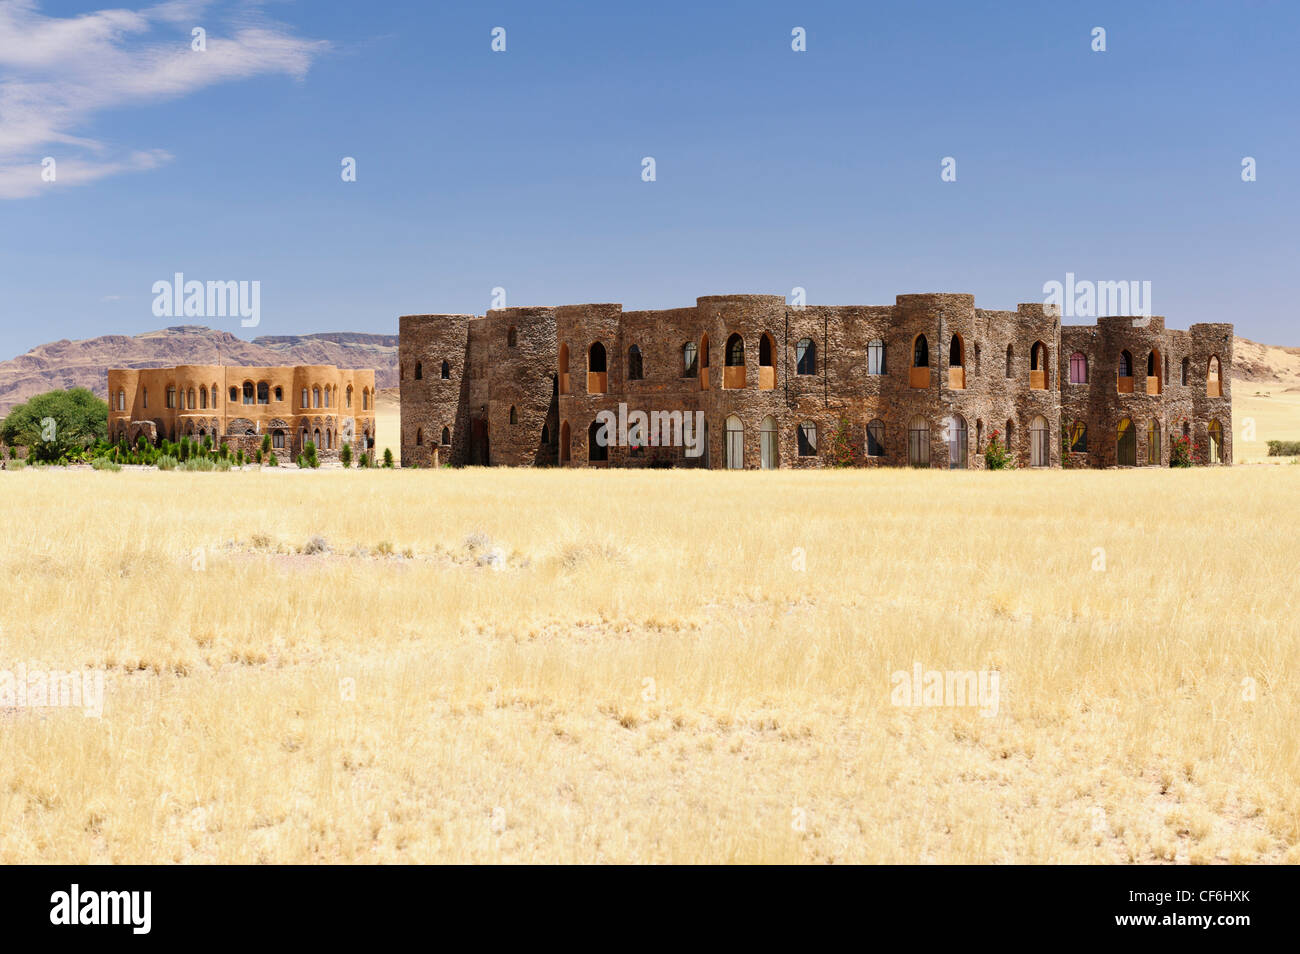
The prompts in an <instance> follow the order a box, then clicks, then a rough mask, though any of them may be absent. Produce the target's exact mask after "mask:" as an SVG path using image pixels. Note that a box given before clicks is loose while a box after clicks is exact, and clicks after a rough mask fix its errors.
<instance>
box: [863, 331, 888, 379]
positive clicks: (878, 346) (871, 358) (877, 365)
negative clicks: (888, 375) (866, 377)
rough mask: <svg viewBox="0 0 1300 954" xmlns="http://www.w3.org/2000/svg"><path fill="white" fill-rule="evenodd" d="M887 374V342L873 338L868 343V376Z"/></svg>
mask: <svg viewBox="0 0 1300 954" xmlns="http://www.w3.org/2000/svg"><path fill="white" fill-rule="evenodd" d="M884 373H885V342H884V341H883V340H882V339H880V338H873V339H871V341H869V342H868V343H867V374H884Z"/></svg>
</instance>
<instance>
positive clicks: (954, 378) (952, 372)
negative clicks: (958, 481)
mask: <svg viewBox="0 0 1300 954" xmlns="http://www.w3.org/2000/svg"><path fill="white" fill-rule="evenodd" d="M927 378H928V375H927ZM926 384H929V381H928V380H927V381H926ZM948 387H950V388H954V389H957V390H961V389H963V388H965V387H966V344H965V342H963V341H962V340H961V335H959V334H954V335H953V336H952V340H951V341H950V342H948ZM962 466H963V467H964V466H965V465H964V464H963V465H962Z"/></svg>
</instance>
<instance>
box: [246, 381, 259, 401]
mask: <svg viewBox="0 0 1300 954" xmlns="http://www.w3.org/2000/svg"><path fill="white" fill-rule="evenodd" d="M255 400H256V396H255V394H254V391H253V382H252V381H245V382H244V403H245V404H252V403H253V402H254V401H255Z"/></svg>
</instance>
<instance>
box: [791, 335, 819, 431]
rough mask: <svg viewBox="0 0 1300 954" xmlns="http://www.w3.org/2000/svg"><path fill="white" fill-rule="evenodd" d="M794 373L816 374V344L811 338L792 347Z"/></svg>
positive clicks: (802, 339) (801, 340) (800, 340)
mask: <svg viewBox="0 0 1300 954" xmlns="http://www.w3.org/2000/svg"><path fill="white" fill-rule="evenodd" d="M794 371H795V374H816V373H817V342H815V341H813V340H812V339H811V338H800V339H799V341H798V343H797V344H796V345H795V346H794ZM815 433H816V429H815V428H814V434H815Z"/></svg>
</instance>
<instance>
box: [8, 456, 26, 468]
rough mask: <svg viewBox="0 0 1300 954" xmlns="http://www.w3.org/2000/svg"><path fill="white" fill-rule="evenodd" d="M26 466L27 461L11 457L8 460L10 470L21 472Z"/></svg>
mask: <svg viewBox="0 0 1300 954" xmlns="http://www.w3.org/2000/svg"><path fill="white" fill-rule="evenodd" d="M26 466H27V461H25V460H23V459H22V458H21V457H11V458H10V459H9V469H10V470H22V469H23V468H24V467H26Z"/></svg>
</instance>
